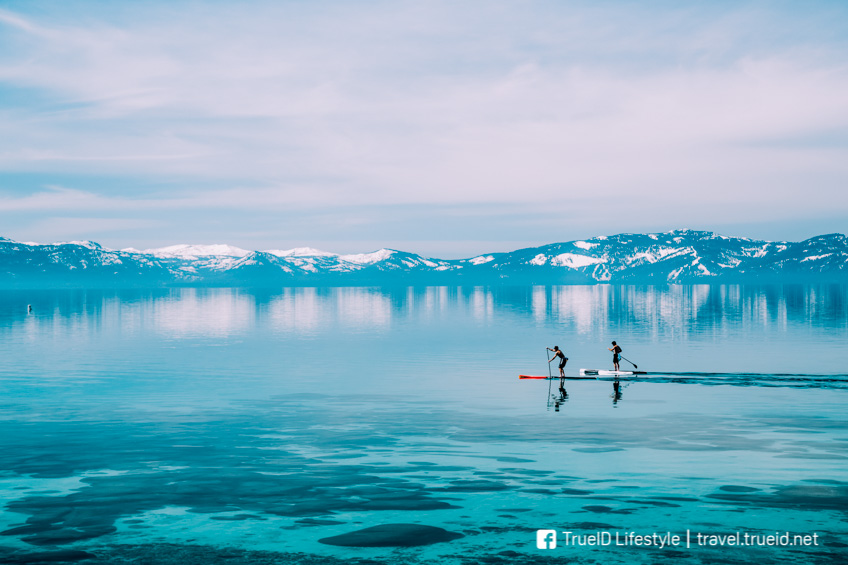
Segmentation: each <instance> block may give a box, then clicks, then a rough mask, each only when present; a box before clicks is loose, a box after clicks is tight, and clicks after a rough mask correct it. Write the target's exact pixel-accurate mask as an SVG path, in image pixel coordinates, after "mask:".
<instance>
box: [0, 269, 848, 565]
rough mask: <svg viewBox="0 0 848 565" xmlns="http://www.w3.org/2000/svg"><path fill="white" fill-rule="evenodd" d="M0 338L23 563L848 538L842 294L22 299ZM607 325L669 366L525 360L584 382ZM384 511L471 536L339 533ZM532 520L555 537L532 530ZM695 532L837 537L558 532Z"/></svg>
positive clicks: (801, 549) (649, 555)
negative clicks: (590, 376) (348, 540)
mask: <svg viewBox="0 0 848 565" xmlns="http://www.w3.org/2000/svg"><path fill="white" fill-rule="evenodd" d="M27 304H32V306H33V311H32V312H31V313H29V312H27V307H26V306H27ZM0 332H2V337H3V339H2V343H0V348H2V356H0V386H2V389H3V397H2V401H0V446H2V449H0V463H2V467H1V468H2V475H0V498H2V502H3V512H2V513H0V531H2V533H3V536H2V537H0V559H2V560H4V561H7V562H19V563H22V562H30V563H31V562H39V561H41V562H44V561H45V560H52V561H53V562H56V561H66V562H83V563H122V562H127V563H130V562H154V563H170V562H173V563H177V562H179V563H192V562H197V563H215V562H233V560H235V561H236V562H243V563H251V562H254V563H266V562H268V563H271V562H304V563H306V562H309V563H321V562H326V563H334V562H350V561H357V560H358V561H360V562H363V563H365V562H368V563H375V562H376V563H419V562H444V563H461V564H465V563H480V562H486V563H524V562H526V563H545V562H558V561H559V560H568V561H569V562H577V563H582V562H585V563H598V562H600V563H634V562H636V563H654V562H656V561H657V560H661V561H662V560H685V561H686V562H691V563H698V562H705V563H715V562H728V563H733V562H750V561H753V560H756V561H758V562H764V563H769V562H775V563H777V562H781V563H785V562H790V563H792V562H794V563H818V562H821V563H833V562H839V560H840V559H842V558H844V556H845V555H846V551H848V545H846V544H848V528H847V527H846V522H845V518H846V509H848V476H846V471H845V469H846V460H847V459H848V427H847V426H846V420H848V417H846V416H845V409H844V404H845V400H846V394H848V391H846V388H848V376H846V370H845V358H846V356H845V353H844V348H845V344H846V343H848V341H846V338H848V289H846V288H845V287H843V286H817V287H801V286H787V287H745V286H741V287H740V286H717V287H709V286H691V287H670V288H653V287H608V286H595V287H553V288H551V287H548V288H546V287H532V288H498V289H487V288H442V287H438V288H399V289H375V288H340V289H309V288H304V289H285V290H280V291H258V292H257V291H244V290H232V289H213V290H194V289H182V290H172V291H151V292H137V291H133V292H123V291H122V292H73V291H67V292H4V293H2V294H0ZM612 339H616V340H617V341H618V342H619V343H621V344H622V346H623V347H624V354H625V356H626V357H627V358H628V359H630V360H632V361H635V362H636V363H638V364H639V368H640V369H644V370H647V371H649V372H650V373H651V374H650V375H648V376H647V377H645V378H644V379H639V380H637V381H629V382H622V383H621V384H620V388H619V390H618V393H617V394H616V392H615V390H614V388H613V383H611V382H604V381H566V383H565V387H566V392H565V393H564V394H563V393H561V392H559V391H558V390H557V388H558V384H559V383H558V381H555V382H551V381H519V380H518V378H517V376H518V374H520V373H530V374H545V373H547V370H548V367H547V366H546V361H545V358H543V357H542V355H544V354H545V353H546V351H545V349H544V348H545V346H553V345H559V346H560V347H561V348H563V350H564V351H565V353H566V355H567V356H568V357H569V358H570V360H569V364H568V373H569V374H570V375H576V374H577V369H579V368H580V367H589V368H611V367H610V366H609V365H610V359H609V356H610V355H609V352H608V351H607V350H606V348H607V347H608V346H609V345H608V344H609V341H610V340H612ZM624 365H626V363H623V367H622V368H624ZM657 373H659V374H657ZM391 524H413V525H421V526H432V527H436V528H441V529H443V530H445V531H446V532H449V533H452V534H457V535H452V536H442V537H443V538H444V539H442V540H441V541H439V539H437V538H439V535H435V537H434V538H433V539H430V538H429V537H428V536H430V535H431V534H429V533H427V532H428V531H425V530H416V529H408V533H407V534H406V535H398V536H395V537H394V538H391V536H389V537H390V538H391V539H389V540H388V542H386V543H388V544H389V545H388V546H386V547H350V546H337V545H328V544H326V543H322V542H320V541H319V540H322V539H323V540H326V538H330V537H333V536H338V535H342V534H346V533H349V532H354V531H357V530H361V529H364V528H370V527H374V526H381V525H391ZM538 529H553V530H555V531H556V532H557V533H558V540H559V542H560V544H559V546H558V547H557V548H555V549H539V548H537V545H536V542H537V539H536V535H537V534H536V532H537V530H538ZM390 530H391V528H390ZM687 530H689V531H690V534H691V535H692V536H695V535H697V533H701V534H704V535H713V536H727V535H728V534H733V533H737V532H738V533H740V534H741V535H744V534H749V535H768V534H774V533H775V532H777V533H779V534H783V533H785V532H790V533H791V534H793V535H795V534H798V535H813V534H816V543H817V544H816V545H810V546H798V545H796V546H789V547H773V546H746V547H727V546H699V545H697V543H696V542H692V543H690V546H689V547H685V546H677V547H672V548H663V549H659V548H657V547H653V546H651V547H645V546H633V545H629V546H628V545H618V546H617V545H614V544H613V545H609V546H579V545H578V546H569V545H566V544H565V539H566V537H565V534H564V532H566V531H569V532H574V533H579V534H593V533H598V532H609V533H611V535H615V534H616V533H619V535H620V536H624V535H626V534H627V533H628V532H636V533H637V534H640V535H650V534H652V533H665V532H671V533H672V534H680V535H684V534H685V532H686V531H687ZM392 531H395V532H401V531H406V530H404V529H403V528H400V527H397V526H395V527H394V530H392ZM458 534H461V536H462V537H459V535H458ZM371 536H372V538H373V537H374V534H371ZM365 537H366V538H367V537H368V536H365ZM724 539H725V540H727V538H724ZM372 541H373V540H372ZM429 541H434V542H437V543H431V544H428V545H422V546H410V544H411V543H416V542H420V543H423V542H429ZM145 560H146V561H145Z"/></svg>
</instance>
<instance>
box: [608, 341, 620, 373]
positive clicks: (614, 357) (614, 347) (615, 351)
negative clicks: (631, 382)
mask: <svg viewBox="0 0 848 565" xmlns="http://www.w3.org/2000/svg"><path fill="white" fill-rule="evenodd" d="M607 349H609V350H610V351H612V365H613V367H615V370H616V371H618V370H619V369H618V356H619V355H620V354H621V347H619V346H618V345H617V344H616V343H615V342H612V347H608V348H607Z"/></svg>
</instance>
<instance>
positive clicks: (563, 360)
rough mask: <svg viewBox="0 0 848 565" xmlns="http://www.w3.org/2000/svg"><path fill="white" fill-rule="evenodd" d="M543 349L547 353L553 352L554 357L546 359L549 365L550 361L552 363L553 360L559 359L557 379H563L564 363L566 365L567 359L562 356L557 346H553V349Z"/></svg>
mask: <svg viewBox="0 0 848 565" xmlns="http://www.w3.org/2000/svg"><path fill="white" fill-rule="evenodd" d="M545 349H547V350H548V351H553V352H554V356H553V357H551V358H550V359H548V363H550V362H551V361H553V360H554V359H556V358H557V357H559V378H560V379H564V378H565V371H564V370H563V369H565V363H566V361H568V357H566V356H565V355H563V353H562V351H561V350H560V348H559V346H558V345H554V348H553V349H551V348H550V347H546V348H545Z"/></svg>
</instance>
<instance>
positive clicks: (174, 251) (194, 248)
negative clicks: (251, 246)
mask: <svg viewBox="0 0 848 565" xmlns="http://www.w3.org/2000/svg"><path fill="white" fill-rule="evenodd" d="M142 253H145V254H148V255H153V256H155V257H182V258H185V259H191V258H195V257H210V256H212V257H244V256H246V255H250V253H252V252H251V251H248V250H247V249H241V248H239V247H233V246H232V245H225V244H213V245H188V244H180V245H169V246H168V247H160V248H159V249H145V250H144V251H142Z"/></svg>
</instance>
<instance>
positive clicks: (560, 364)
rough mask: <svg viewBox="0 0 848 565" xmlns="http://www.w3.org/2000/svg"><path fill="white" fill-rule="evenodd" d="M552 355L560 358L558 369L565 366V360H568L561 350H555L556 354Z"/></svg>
mask: <svg viewBox="0 0 848 565" xmlns="http://www.w3.org/2000/svg"><path fill="white" fill-rule="evenodd" d="M554 357H559V359H560V361H559V368H560V369H562V368H563V367H565V362H566V361H568V358H567V357H566V356H565V355H563V354H562V351H557V352H556V355H554Z"/></svg>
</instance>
